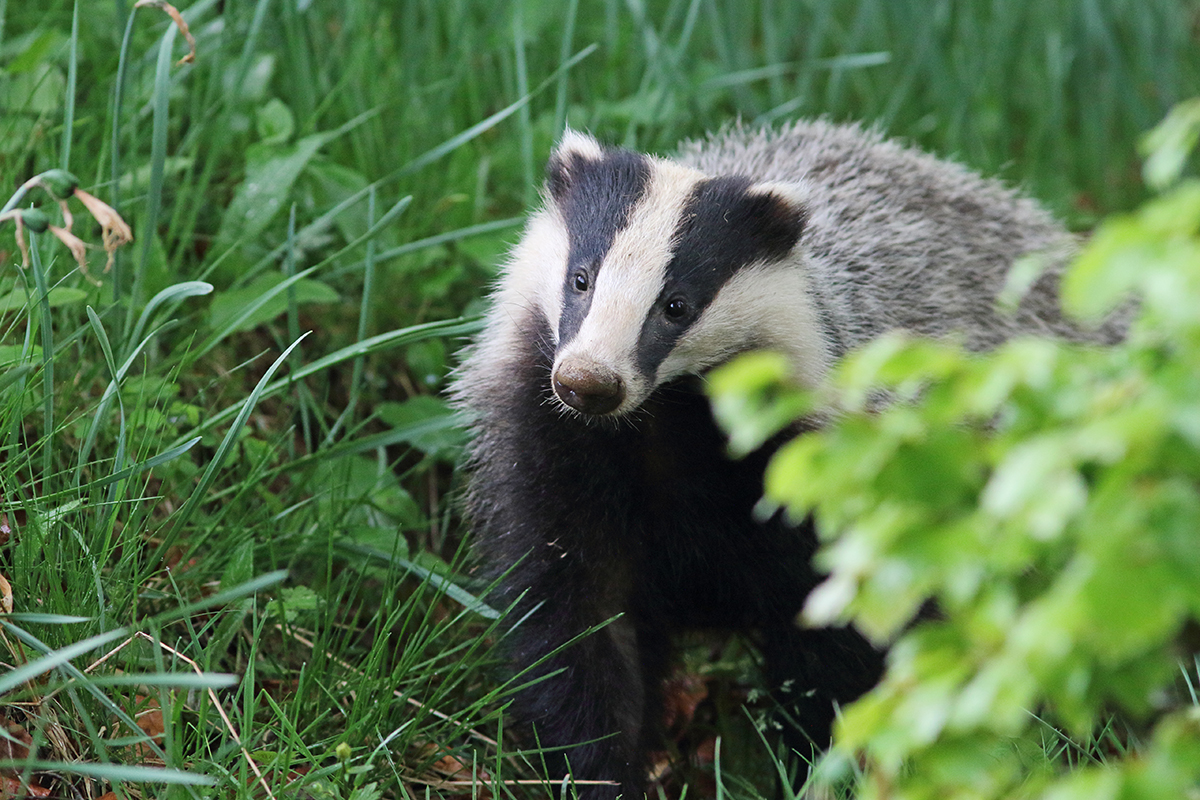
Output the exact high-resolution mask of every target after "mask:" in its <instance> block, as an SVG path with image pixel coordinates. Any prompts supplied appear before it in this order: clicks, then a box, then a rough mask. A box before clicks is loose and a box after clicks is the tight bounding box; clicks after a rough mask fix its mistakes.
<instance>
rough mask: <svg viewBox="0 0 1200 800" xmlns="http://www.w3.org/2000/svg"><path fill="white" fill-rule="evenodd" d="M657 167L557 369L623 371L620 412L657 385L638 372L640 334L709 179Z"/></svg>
mask: <svg viewBox="0 0 1200 800" xmlns="http://www.w3.org/2000/svg"><path fill="white" fill-rule="evenodd" d="M652 169H653V173H652V176H651V178H650V184H649V187H648V188H647V191H646V193H645V194H644V195H643V197H642V199H641V201H640V202H639V203H638V207H637V209H636V210H635V211H634V213H633V214H632V215H631V216H630V224H629V225H628V226H627V227H625V228H624V229H623V230H621V231H620V232H618V233H617V235H616V237H615V238H614V239H613V243H612V246H611V247H610V248H609V250H608V253H607V254H606V255H605V257H604V261H603V264H602V266H601V267H600V270H599V271H598V273H597V275H596V280H595V286H594V287H593V289H592V291H593V296H592V301H591V307H590V308H589V310H588V314H587V316H586V317H585V318H584V320H583V324H582V325H581V326H580V328H579V331H578V333H576V334H575V336H574V337H573V338H572V339H571V340H570V341H569V342H568V343H567V344H566V345H565V346H564V347H563V348H562V350H561V351H560V352H559V353H558V356H557V358H556V359H555V369H557V368H558V367H559V366H560V365H563V364H565V363H571V364H578V365H581V366H588V367H590V366H599V367H603V368H606V369H608V370H611V371H613V372H615V373H616V374H617V375H619V376H620V378H621V380H622V381H623V382H624V384H625V390H626V396H625V400H624V402H622V404H621V405H620V406H619V407H618V408H617V409H616V411H615V412H614V413H616V414H622V413H625V412H627V411H631V410H633V409H634V408H637V406H639V405H640V404H641V403H642V401H643V400H645V399H646V397H647V396H648V395H649V393H650V391H651V390H652V389H653V388H654V384H653V382H652V378H653V376H644V375H642V374H640V372H639V371H638V367H637V347H638V338H639V336H640V334H641V331H642V323H643V322H644V321H645V319H646V316H647V314H648V313H649V312H650V309H651V307H652V306H653V305H654V301H655V300H656V299H658V295H659V293H660V292H661V291H662V287H663V281H664V276H665V274H666V267H667V264H668V263H670V261H671V254H672V247H673V241H672V239H673V236H674V234H675V231H676V229H677V228H678V227H679V222H680V216H681V214H682V212H683V208H684V206H685V205H686V203H687V199H688V197H689V196H690V195H691V193H692V190H693V189H694V187H695V185H696V184H697V183H698V182H699V181H700V180H702V179H703V177H704V176H703V175H701V174H700V173H699V172H696V171H694V170H691V169H688V168H686V167H680V166H678V165H676V164H672V163H669V162H664V161H659V160H655V161H654V162H653V167H652Z"/></svg>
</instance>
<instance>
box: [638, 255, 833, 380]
mask: <svg viewBox="0 0 1200 800" xmlns="http://www.w3.org/2000/svg"><path fill="white" fill-rule="evenodd" d="M820 330H821V328H820V325H819V323H818V316H817V310H816V307H815V305H814V304H813V302H812V298H811V295H810V293H809V290H808V278H807V270H806V269H804V268H803V266H802V265H801V264H799V263H795V262H791V261H788V262H784V263H781V264H774V265H772V264H759V265H756V266H754V265H752V266H748V267H745V268H744V269H742V270H740V271H739V272H738V273H737V274H736V275H734V276H733V278H731V279H730V280H729V282H728V283H726V284H725V285H724V286H722V287H721V289H720V291H719V292H717V296H716V297H715V298H713V301H712V302H711V303H709V305H708V307H707V308H706V309H705V310H704V313H702V314H701V315H700V318H699V319H698V320H696V322H695V323H694V324H693V325H692V327H691V328H689V329H688V331H687V333H685V334H684V335H683V337H682V338H680V340H679V341H678V342H677V343H676V345H675V349H674V350H672V351H671V354H670V355H669V356H667V358H666V359H665V360H664V361H663V363H662V365H661V366H660V367H659V369H658V374H657V375H656V376H655V380H656V382H657V383H660V384H661V383H665V382H667V381H669V380H671V379H673V378H677V377H679V376H681V375H688V374H696V373H699V372H702V371H704V370H706V369H708V368H709V367H714V366H716V365H717V364H720V363H722V362H724V361H725V360H726V359H728V358H730V357H731V356H733V355H735V354H737V353H739V352H742V351H745V350H749V349H753V348H756V347H764V348H772V349H776V350H781V351H783V353H784V354H785V355H787V357H788V359H789V361H790V362H791V364H792V370H793V377H794V378H795V379H796V380H797V381H799V382H800V383H801V385H803V386H806V387H809V388H813V387H816V386H817V385H819V384H820V382H821V379H822V378H823V377H824V375H825V373H826V371H827V370H828V365H829V361H830V357H829V353H828V348H827V347H826V344H825V341H824V339H823V338H822V336H821V334H820Z"/></svg>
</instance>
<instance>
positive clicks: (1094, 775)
mask: <svg viewBox="0 0 1200 800" xmlns="http://www.w3.org/2000/svg"><path fill="white" fill-rule="evenodd" d="M1198 134H1200V103H1197V102H1192V103H1191V104H1184V105H1181V106H1179V107H1177V108H1176V110H1175V111H1174V112H1173V113H1172V114H1171V115H1170V116H1169V117H1168V118H1167V120H1166V121H1164V122H1163V123H1162V125H1160V126H1159V128H1158V129H1156V130H1155V131H1154V132H1153V133H1152V134H1151V135H1150V136H1149V137H1147V139H1146V142H1147V144H1148V150H1149V157H1148V159H1147V162H1146V163H1147V167H1146V177H1147V182H1148V183H1149V184H1151V185H1152V186H1154V187H1156V188H1158V189H1159V190H1160V194H1159V195H1158V196H1157V197H1156V198H1154V199H1152V200H1150V201H1149V202H1147V203H1146V204H1145V205H1144V206H1142V207H1141V208H1140V209H1138V210H1136V211H1135V212H1133V213H1130V214H1126V215H1120V216H1115V217H1111V218H1109V219H1107V220H1105V221H1104V222H1103V223H1102V224H1101V225H1100V226H1099V228H1098V229H1097V230H1096V231H1095V233H1094V235H1093V236H1092V237H1091V239H1090V241H1089V243H1088V244H1087V245H1086V247H1085V248H1084V250H1083V252H1082V253H1081V254H1080V256H1079V257H1078V259H1077V261H1076V263H1075V264H1074V265H1073V267H1072V268H1071V270H1070V272H1069V274H1068V275H1067V276H1066V278H1065V280H1064V285H1063V300H1064V304H1065V306H1066V308H1067V310H1068V311H1069V312H1071V313H1073V314H1075V315H1077V316H1080V317H1083V318H1085V319H1088V318H1090V319H1093V320H1094V319H1097V318H1099V317H1101V316H1103V315H1105V314H1107V313H1111V312H1112V311H1113V310H1114V308H1117V307H1118V306H1119V305H1120V304H1122V303H1124V302H1129V300H1128V299H1129V297H1130V296H1131V295H1132V296H1133V297H1135V298H1137V303H1138V310H1137V315H1136V319H1135V321H1134V323H1133V325H1132V328H1131V330H1130V332H1129V335H1128V337H1127V339H1126V341H1124V342H1123V343H1122V344H1121V345H1120V346H1116V347H1112V348H1105V349H1099V348H1088V347H1083V346H1079V345H1072V344H1066V343H1061V342H1053V341H1044V340H1032V339H1022V340H1016V341H1012V342H1009V343H1008V344H1006V345H1005V346H1003V347H1001V348H999V349H997V350H996V351H994V352H991V353H988V354H983V355H980V354H972V353H967V352H965V351H964V350H963V349H962V348H960V347H958V346H956V344H955V343H953V342H945V341H938V342H933V341H928V340H924V341H923V340H917V339H912V338H905V337H903V336H899V335H895V336H888V337H886V338H884V339H881V340H879V341H877V342H875V343H873V344H872V345H871V346H869V347H867V348H865V349H864V350H863V351H861V352H859V353H857V354H854V355H853V356H851V357H850V358H847V359H846V360H845V361H844V362H843V363H842V364H840V365H839V367H838V368H837V369H836V370H835V371H834V373H833V375H832V376H831V380H830V381H829V385H828V386H827V387H826V388H825V389H823V390H822V391H821V393H820V395H819V396H816V395H813V394H805V393H802V392H800V391H799V390H797V389H794V388H790V387H789V386H788V385H787V384H786V365H785V364H784V362H783V361H782V359H780V358H779V357H778V356H776V355H774V354H770V353H758V354H752V355H750V356H747V357H744V358H743V359H741V360H739V361H737V362H735V363H733V364H731V365H729V366H728V367H726V368H725V369H724V370H722V371H721V372H719V373H718V374H716V375H714V376H713V381H712V391H713V393H714V398H715V403H716V409H717V413H718V415H719V416H720V417H721V418H722V420H723V421H724V423H725V424H726V425H727V426H728V428H729V429H730V431H731V437H732V444H733V448H734V449H735V450H736V451H742V452H745V451H747V450H749V449H752V448H754V447H757V446H759V445H760V444H761V443H762V442H763V441H765V440H766V438H767V437H769V436H771V435H774V434H775V433H777V432H778V431H780V430H783V429H784V428H785V426H786V424H787V423H788V422H789V421H790V420H791V419H793V418H795V417H796V416H797V415H800V414H803V413H805V412H807V411H811V410H812V409H814V408H817V407H820V408H823V409H834V410H835V417H836V424H831V425H828V426H827V427H825V428H824V429H823V430H821V431H819V432H817V433H812V434H806V435H802V436H800V437H798V438H796V439H794V440H792V441H790V442H789V443H787V444H786V445H784V446H783V447H782V448H781V449H780V450H779V452H778V453H777V454H776V456H775V457H774V459H773V461H772V463H771V466H770V469H769V471H768V475H767V486H766V493H767V498H766V500H765V501H764V502H766V503H769V504H772V507H782V508H784V509H785V510H786V512H787V513H789V514H791V515H794V516H796V517H802V516H803V515H806V514H809V513H815V514H816V516H817V519H818V523H819V529H820V531H821V536H822V540H823V545H822V549H821V552H820V554H819V556H818V558H819V563H820V565H821V567H822V568H823V569H825V570H827V571H828V573H829V576H828V578H827V580H826V581H825V582H824V583H823V584H822V585H821V586H820V587H818V589H817V590H816V591H814V592H813V594H812V595H811V597H810V598H809V601H808V603H807V605H806V608H805V610H804V615H803V616H804V618H805V619H804V621H805V622H807V623H810V624H818V625H830V624H842V623H853V624H855V625H857V626H858V627H859V628H860V629H861V630H863V631H864V632H865V633H866V634H868V635H869V636H870V637H871V638H872V639H873V640H874V641H876V642H878V643H880V644H885V643H886V644H890V646H891V649H890V654H889V658H888V669H887V673H886V676H885V678H884V679H883V681H882V682H881V684H880V685H879V686H878V687H877V688H876V689H875V690H874V691H872V692H870V693H869V694H868V695H866V696H865V697H864V698H862V699H861V700H859V701H858V702H856V703H854V704H853V705H851V706H849V707H848V708H846V709H844V714H843V716H842V718H841V719H840V721H839V724H838V726H837V733H836V736H835V745H834V749H833V750H832V751H831V753H830V754H829V755H828V756H827V757H826V759H825V760H824V762H823V763H822V764H821V765H820V767H819V769H818V777H819V778H821V779H823V780H825V781H832V780H838V779H844V778H845V777H846V776H847V775H851V774H852V775H853V776H854V780H855V781H856V783H857V784H858V789H857V796H859V797H862V798H883V797H888V798H901V797H903V798H939V799H940V800H945V798H966V797H971V798H1000V797H1034V796H1038V797H1053V798H1056V800H1066V798H1080V800H1082V799H1083V798H1087V799H1088V800H1095V799H1096V798H1116V797H1121V798H1134V797H1136V798H1151V797H1155V798H1157V797H1162V798H1172V799H1173V800H1174V799H1176V798H1180V797H1185V796H1195V794H1196V792H1197V791H1198V787H1200V706H1198V705H1197V702H1196V696H1195V692H1194V686H1195V664H1194V663H1188V662H1185V663H1184V664H1183V676H1182V679H1181V672H1180V658H1181V653H1180V650H1181V645H1182V644H1183V642H1184V640H1185V639H1186V638H1187V637H1186V635H1185V632H1186V631H1187V630H1188V627H1189V625H1190V622H1189V621H1191V620H1195V619H1197V618H1200V491H1198V481H1200V369H1197V366H1198V365H1200V181H1198V180H1195V179H1186V178H1183V177H1182V174H1183V171H1184V167H1185V165H1186V163H1187V157H1188V150H1189V148H1190V146H1191V145H1192V144H1194V142H1195V141H1196V138H1197V135H1198ZM1021 272H1022V270H1020V269H1017V270H1014V278H1013V279H1012V280H1010V285H1011V286H1010V288H1012V289H1013V291H1012V292H1010V293H1009V294H1018V293H1019V288H1018V284H1020V283H1021V280H1020V276H1019V273H1021ZM1004 300H1011V298H1010V297H1005V298H1002V301H1004ZM880 391H886V392H888V393H889V396H890V397H892V398H894V402H890V403H888V404H887V406H886V408H883V409H882V410H881V409H879V408H878V406H879V403H878V398H879V392H880ZM930 600H933V601H934V602H935V604H936V609H937V612H936V613H935V614H933V615H932V618H929V619H923V620H922V621H920V622H917V623H915V624H914V623H913V620H914V619H915V618H916V617H917V616H918V612H919V611H920V610H921V609H922V608H923V606H925V604H926V603H927V602H928V601H930ZM924 616H929V615H924ZM1188 690H1191V696H1190V698H1189V697H1188ZM1067 767H1074V768H1073V769H1070V770H1068V769H1067Z"/></svg>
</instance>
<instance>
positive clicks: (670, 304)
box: [663, 297, 688, 322]
mask: <svg viewBox="0 0 1200 800" xmlns="http://www.w3.org/2000/svg"><path fill="white" fill-rule="evenodd" d="M663 313H664V314H666V316H667V319H669V320H671V321H672V322H679V321H680V320H682V319H683V318H685V317H686V316H687V315H688V304H687V301H686V300H684V299H683V298H682V297H674V298H671V299H670V300H668V301H667V304H666V305H665V306H663Z"/></svg>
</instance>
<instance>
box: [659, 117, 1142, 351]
mask: <svg viewBox="0 0 1200 800" xmlns="http://www.w3.org/2000/svg"><path fill="white" fill-rule="evenodd" d="M677 160H678V161H679V162H681V163H683V164H686V165H688V166H691V167H693V168H695V169H698V170H700V171H702V172H705V173H707V174H710V175H728V174H740V175H746V176H748V177H750V178H752V179H754V180H757V181H786V182H793V183H800V184H802V185H803V186H804V187H805V188H806V190H807V193H808V201H807V205H808V210H809V214H810V215H809V218H808V227H807V228H806V230H805V233H804V235H803V236H802V238H801V245H800V250H801V252H802V253H803V259H804V261H805V263H806V265H807V266H808V269H809V271H810V274H811V276H812V285H811V290H812V292H813V294H814V295H815V297H816V299H817V302H818V304H819V306H820V307H821V308H822V312H823V315H824V316H825V317H826V319H827V320H828V326H827V330H826V334H827V335H828V336H830V337H831V338H832V339H833V340H834V341H832V342H830V345H831V348H832V351H833V352H832V353H831V355H833V356H834V357H835V358H837V357H840V356H841V355H843V354H844V353H845V351H846V350H848V349H850V348H853V347H855V346H856V345H861V344H863V343H864V342H865V341H867V340H870V339H872V338H875V337H877V336H879V335H880V334H881V333H883V332H885V331H887V330H889V329H894V328H901V329H905V330H909V331H912V332H914V333H918V334H921V335H927V336H939V335H945V334H947V333H950V332H955V333H957V334H959V335H961V336H963V337H964V343H965V344H966V346H967V347H969V348H971V349H976V350H978V349H986V348H989V347H994V346H995V345H997V344H999V343H1000V342H1002V341H1003V340H1005V339H1007V338H1009V337H1011V336H1013V335H1017V334H1022V333H1024V334H1034V335H1051V336H1056V337H1061V338H1065V339H1070V340H1075V341H1095V342H1105V343H1111V342H1114V341H1116V340H1117V339H1119V338H1120V336H1121V331H1122V328H1123V325H1122V324H1121V321H1120V320H1117V319H1113V320H1109V321H1108V322H1106V323H1105V325H1103V326H1102V327H1100V328H1098V329H1096V330H1090V331H1085V330H1083V329H1081V328H1080V327H1079V326H1077V325H1076V324H1073V323H1072V322H1069V321H1067V320H1065V319H1064V318H1063V317H1062V314H1061V312H1060V311H1059V304H1058V291H1057V285H1058V278H1059V276H1060V274H1061V272H1062V268H1063V266H1065V264H1066V262H1067V261H1068V260H1069V258H1070V257H1071V256H1072V255H1073V254H1074V252H1075V250H1076V247H1077V242H1076V239H1075V237H1074V236H1072V235H1071V234H1070V233H1068V232H1067V231H1066V230H1065V229H1064V228H1063V226H1062V225H1061V224H1059V223H1058V222H1057V221H1056V220H1055V219H1054V218H1053V217H1052V216H1051V215H1050V214H1049V213H1047V212H1046V211H1045V210H1044V209H1043V208H1042V207H1041V206H1039V205H1038V204H1037V203H1036V202H1034V201H1032V200H1030V199H1028V198H1026V197H1024V196H1022V195H1020V194H1019V193H1017V192H1015V191H1013V190H1012V189H1009V188H1008V187H1006V186H1004V185H1003V184H1001V183H1000V182H999V181H996V180H989V179H985V178H982V177H980V176H979V175H977V174H975V173H973V172H970V171H969V170H967V169H966V168H964V167H962V166H960V165H958V164H955V163H952V162H948V161H944V160H939V159H937V158H934V157H933V156H930V155H928V154H926V153H922V152H920V151H918V150H915V149H911V148H908V147H905V146H903V145H900V144H897V143H896V142H894V141H890V140H884V139H883V138H882V137H881V136H880V135H879V134H878V133H876V132H875V131H871V130H865V129H862V128H859V127H856V126H849V125H834V124H831V123H828V122H824V121H805V122H797V123H794V124H792V125H789V126H786V127H783V128H779V129H758V128H749V127H744V126H740V125H735V126H731V127H728V128H726V129H724V130H721V131H719V132H716V133H713V134H710V135H709V137H708V138H707V139H704V140H698V141H693V142H687V143H684V144H683V145H682V146H681V148H680V151H679V154H678V156H677ZM1027 255H1039V256H1040V257H1044V258H1045V259H1046V266H1045V268H1044V269H1045V272H1044V273H1043V274H1042V276H1041V277H1040V278H1039V279H1038V280H1037V281H1036V282H1035V284H1034V285H1033V286H1032V287H1031V288H1030V290H1029V291H1028V292H1027V293H1026V295H1025V297H1024V298H1023V299H1022V301H1021V302H1020V304H1019V306H1018V308H1017V309H1015V310H1014V311H1011V312H1001V311H998V310H997V308H996V297H997V295H998V294H999V293H1000V291H1001V290H1002V289H1003V288H1004V285H1005V281H1006V280H1007V277H1008V273H1009V271H1010V268H1011V267H1012V265H1013V263H1014V261H1016V260H1017V259H1019V258H1021V257H1023V256H1027Z"/></svg>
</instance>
